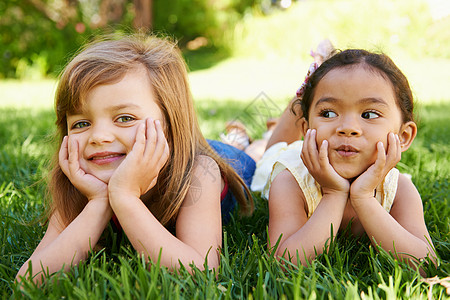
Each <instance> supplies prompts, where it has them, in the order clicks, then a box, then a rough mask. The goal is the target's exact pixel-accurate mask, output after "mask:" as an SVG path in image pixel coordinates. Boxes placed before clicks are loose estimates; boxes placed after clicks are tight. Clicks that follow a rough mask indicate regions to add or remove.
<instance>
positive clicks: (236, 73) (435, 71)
mask: <svg viewBox="0 0 450 300" xmlns="http://www.w3.org/2000/svg"><path fill="white" fill-rule="evenodd" d="M393 59H394V61H395V62H396V63H397V65H398V66H399V67H400V68H401V69H402V70H403V72H404V73H405V75H406V76H407V77H408V80H409V81H410V85H411V87H412V90H413V92H414V95H415V97H416V100H417V101H419V102H425V103H429V102H442V101H450V89H449V88H448V83H449V82H450V59H436V58H424V59H410V58H406V57H398V58H396V57H393ZM310 62H311V61H303V60H300V59H298V60H290V59H283V58H268V59H256V58H252V57H247V58H242V57H240V58H231V59H228V60H226V61H223V62H221V63H219V64H218V65H216V66H214V67H212V68H210V69H206V70H201V71H195V72H192V73H191V74H190V81H191V87H192V93H193V95H194V98H195V99H196V100H200V101H207V100H209V99H215V100H226V99H234V100H241V101H245V102H250V101H251V100H253V99H254V98H255V97H256V96H257V95H258V94H259V93H260V92H264V93H266V94H267V96H268V97H270V98H271V99H272V100H274V101H275V102H279V103H287V102H288V101H289V99H291V98H292V97H293V96H294V94H295V91H296V90H297V88H298V87H299V86H300V84H301V83H302V82H303V79H304V77H305V75H306V71H307V69H308V66H309V64H310Z"/></svg>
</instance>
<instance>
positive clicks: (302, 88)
mask: <svg viewBox="0 0 450 300" xmlns="http://www.w3.org/2000/svg"><path fill="white" fill-rule="evenodd" d="M318 67H319V64H318V63H316V62H313V63H312V64H311V65H310V66H309V69H308V73H306V76H305V80H304V81H303V83H302V85H301V86H300V87H299V88H298V90H297V97H298V98H301V97H302V96H303V93H304V92H305V89H306V85H307V84H308V82H309V78H310V77H311V75H312V74H313V73H314V72H315V71H316V70H317V68H318Z"/></svg>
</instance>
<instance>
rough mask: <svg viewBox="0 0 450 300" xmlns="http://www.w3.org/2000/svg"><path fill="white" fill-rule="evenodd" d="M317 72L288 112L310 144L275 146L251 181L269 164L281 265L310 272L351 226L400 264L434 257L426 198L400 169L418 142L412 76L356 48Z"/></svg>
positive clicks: (273, 234)
mask: <svg viewBox="0 0 450 300" xmlns="http://www.w3.org/2000/svg"><path fill="white" fill-rule="evenodd" d="M316 68H317V65H315V67H314V68H313V70H311V71H312V74H311V75H310V76H309V77H307V78H306V80H305V82H304V84H303V85H302V87H301V88H300V89H299V91H298V93H297V96H298V99H297V100H296V101H295V102H294V104H293V107H292V108H293V110H294V111H296V112H297V115H299V116H300V118H299V119H298V120H297V122H296V125H297V126H298V127H300V134H301V135H303V136H304V141H296V142H293V143H291V144H289V145H287V143H285V142H281V143H275V144H271V147H270V148H269V149H267V151H266V152H265V154H264V156H265V157H263V158H262V160H261V161H260V163H259V164H258V168H257V170H256V172H255V178H256V176H259V175H260V169H263V166H264V165H266V164H267V162H268V161H269V163H271V167H270V170H271V173H270V175H268V180H267V185H266V186H265V189H264V192H265V194H266V196H267V195H268V199H269V239H270V242H269V244H270V247H274V245H275V244H276V242H277V241H278V240H279V244H278V247H277V249H275V250H276V252H275V253H276V255H277V256H278V257H284V258H287V259H290V258H292V259H293V261H295V262H297V258H299V260H300V261H298V263H301V264H306V263H307V261H308V260H311V259H314V258H315V256H316V254H320V253H322V251H323V249H324V246H325V245H326V243H327V241H329V239H330V238H331V236H332V235H333V236H336V234H337V233H338V232H339V231H340V230H342V229H345V228H346V227H347V226H348V225H349V224H351V231H352V233H353V234H355V235H357V236H358V235H361V234H363V233H366V234H367V235H368V236H369V238H370V240H371V241H372V243H373V244H376V245H379V246H381V247H382V248H383V249H384V250H386V251H388V252H392V253H394V254H395V255H398V257H400V258H401V259H411V257H415V258H418V259H420V258H424V257H427V256H430V257H431V258H433V257H435V253H434V250H433V244H432V242H431V239H430V236H429V233H428V230H427V228H426V225H425V222H424V217H423V207H422V200H421V198H420V195H419V193H418V191H417V189H416V187H415V186H414V184H413V183H412V182H411V180H410V179H409V178H408V177H407V176H405V175H404V174H401V173H399V171H398V170H397V169H395V166H396V164H397V163H398V162H399V161H400V158H401V153H402V152H404V151H406V150H407V149H408V148H409V147H410V146H411V143H412V142H413V140H414V138H415V136H416V133H417V126H416V124H415V123H414V119H413V97H412V93H411V90H410V87H409V84H408V81H407V79H406V77H405V76H404V75H403V73H402V72H401V71H400V70H399V69H398V68H397V66H396V65H395V64H394V63H393V62H392V60H391V59H390V58H389V57H387V56H386V55H383V54H376V53H371V52H368V51H364V50H358V49H350V50H346V51H342V52H339V53H337V54H335V55H334V56H332V57H331V58H329V59H328V60H326V61H325V62H323V64H321V65H320V66H319V67H318V68H317V69H316ZM284 133H286V131H285V132H284ZM274 134H275V133H274ZM295 135H296V136H297V137H298V136H299V133H298V132H293V133H292V134H291V136H284V137H282V138H284V139H285V140H291V139H292V137H293V136H295ZM278 138H280V137H278ZM276 139H277V137H276V136H275V137H274V140H276ZM280 139H281V138H280ZM280 139H279V140H280ZM258 174H259V175H258ZM331 226H332V227H331ZM330 228H332V229H333V230H332V231H330ZM297 254H298V256H297Z"/></svg>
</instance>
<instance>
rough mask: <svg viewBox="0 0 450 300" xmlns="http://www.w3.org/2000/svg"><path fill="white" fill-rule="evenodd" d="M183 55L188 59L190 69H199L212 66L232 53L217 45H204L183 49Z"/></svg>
mask: <svg viewBox="0 0 450 300" xmlns="http://www.w3.org/2000/svg"><path fill="white" fill-rule="evenodd" d="M183 57H184V59H185V60H186V63H187V65H188V68H189V71H191V72H193V71H198V70H204V69H208V68H211V67H213V66H215V65H217V64H218V63H219V62H221V61H222V60H225V59H227V58H229V57H230V53H229V52H228V51H226V50H224V49H217V48H215V47H202V48H200V49H198V50H194V51H192V50H188V49H184V50H183Z"/></svg>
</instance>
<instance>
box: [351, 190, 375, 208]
mask: <svg viewBox="0 0 450 300" xmlns="http://www.w3.org/2000/svg"><path fill="white" fill-rule="evenodd" d="M372 200H375V201H377V200H376V199H375V197H374V196H373V194H372V195H369V194H366V195H352V194H350V203H351V204H352V206H353V208H354V209H356V210H357V209H358V208H359V207H361V206H363V205H364V204H367V203H370V202H371V201H372Z"/></svg>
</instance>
